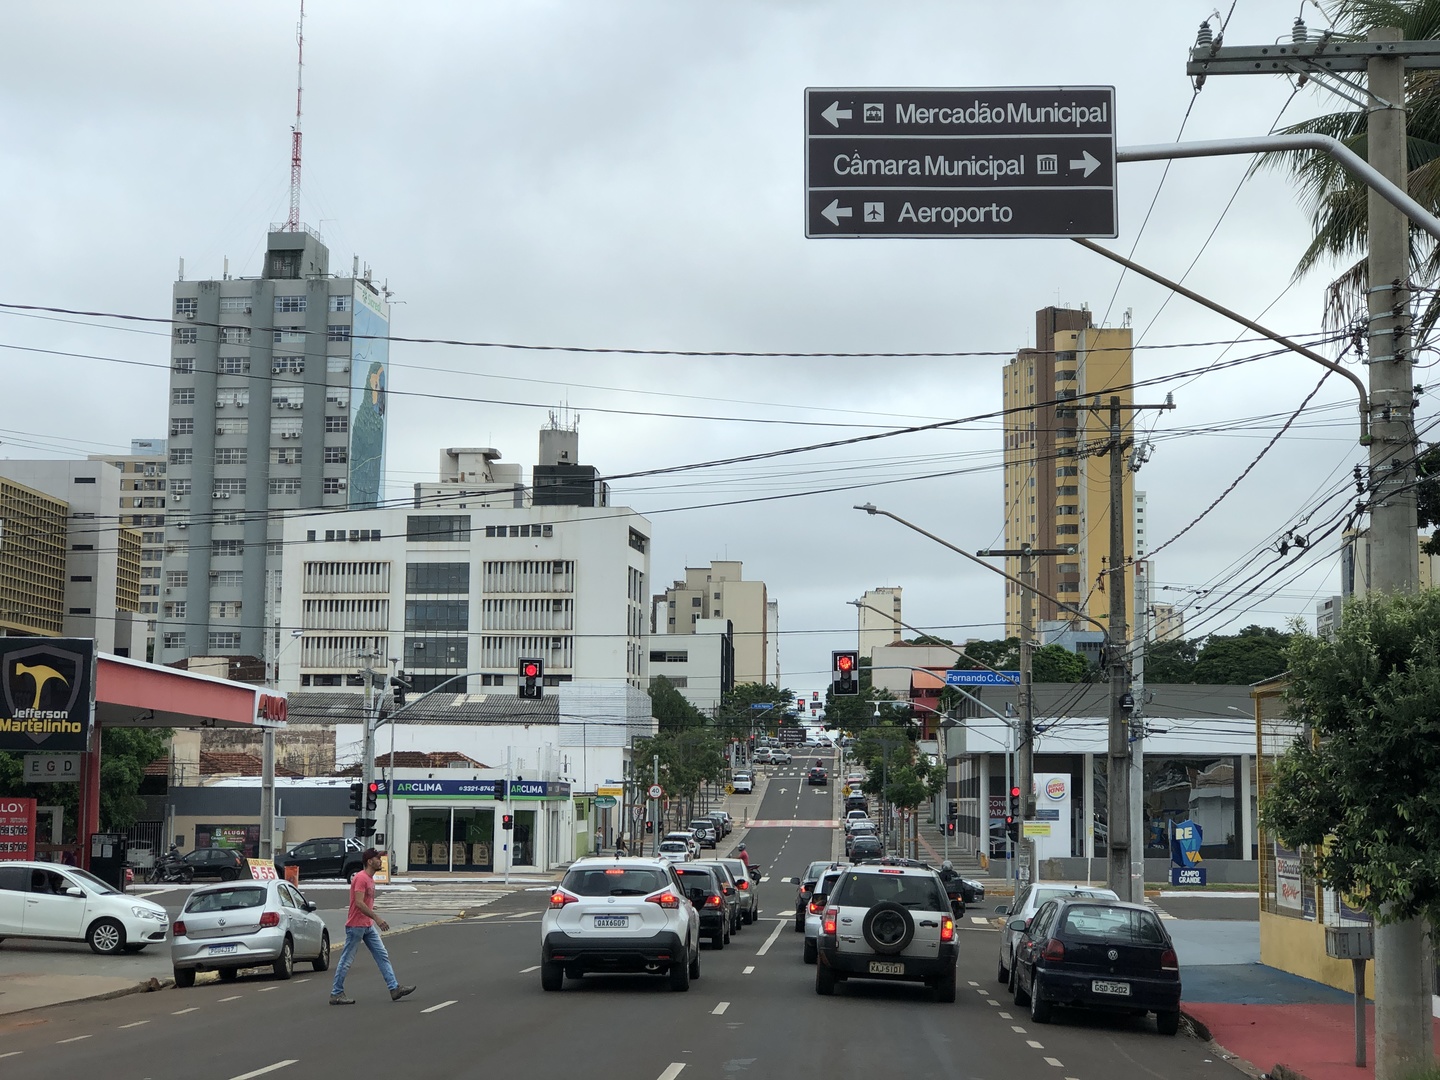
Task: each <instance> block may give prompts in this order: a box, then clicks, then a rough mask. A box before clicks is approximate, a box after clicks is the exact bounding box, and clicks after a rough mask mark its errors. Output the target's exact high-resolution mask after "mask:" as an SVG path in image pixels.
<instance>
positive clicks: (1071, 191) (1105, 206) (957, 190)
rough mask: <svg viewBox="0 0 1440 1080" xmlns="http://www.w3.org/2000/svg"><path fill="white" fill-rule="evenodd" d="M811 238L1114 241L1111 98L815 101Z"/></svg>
mask: <svg viewBox="0 0 1440 1080" xmlns="http://www.w3.org/2000/svg"><path fill="white" fill-rule="evenodd" d="M805 203H806V206H805V235H806V236H807V237H811V238H823V237H860V236H870V237H938V236H963V237H971V238H982V237H1072V236H1094V237H1113V236H1115V235H1117V228H1116V221H1117V214H1116V195H1115V89H1114V87H1110V86H1079V87H1063V86H1060V87H988V88H969V89H925V88H915V89H903V88H893V89H880V88H877V89H855V88H824V87H811V88H809V89H807V90H806V91H805Z"/></svg>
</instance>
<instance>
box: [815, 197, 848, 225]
mask: <svg viewBox="0 0 1440 1080" xmlns="http://www.w3.org/2000/svg"><path fill="white" fill-rule="evenodd" d="M850 215H851V210H850V207H848V206H841V205H840V200H839V199H831V200H830V205H829V206H827V207H825V209H824V210H821V211H820V216H821V217H823V218H824V219H825V220H826V221H828V222H830V224H831V225H839V224H840V219H841V218H842V217H849V216H850Z"/></svg>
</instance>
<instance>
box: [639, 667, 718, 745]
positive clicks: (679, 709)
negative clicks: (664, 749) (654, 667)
mask: <svg viewBox="0 0 1440 1080" xmlns="http://www.w3.org/2000/svg"><path fill="white" fill-rule="evenodd" d="M650 715H651V716H653V717H655V722H656V724H657V726H658V728H659V730H660V731H661V732H663V733H665V734H674V733H675V732H677V731H686V730H688V729H690V728H697V727H701V726H702V725H703V724H704V723H705V714H704V713H702V712H701V711H700V710H699V709H697V708H696V707H695V706H694V705H692V704H690V702H689V701H687V700H686V699H685V696H684V695H683V694H681V693H680V691H679V690H676V689H675V684H674V683H672V682H671V681H670V680H669V679H667V678H666V677H665V676H664V675H656V676H655V677H654V678H652V679H651V680H650Z"/></svg>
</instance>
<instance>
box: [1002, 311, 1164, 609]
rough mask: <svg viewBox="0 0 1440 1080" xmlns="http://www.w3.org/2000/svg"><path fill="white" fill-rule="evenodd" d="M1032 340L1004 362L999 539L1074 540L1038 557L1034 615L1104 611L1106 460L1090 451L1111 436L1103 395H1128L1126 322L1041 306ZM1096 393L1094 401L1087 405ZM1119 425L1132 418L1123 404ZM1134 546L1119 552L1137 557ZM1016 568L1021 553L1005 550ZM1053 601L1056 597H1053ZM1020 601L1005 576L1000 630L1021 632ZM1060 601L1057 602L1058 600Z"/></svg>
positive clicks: (1124, 398)
mask: <svg viewBox="0 0 1440 1080" xmlns="http://www.w3.org/2000/svg"><path fill="white" fill-rule="evenodd" d="M1035 341H1036V347H1035V348H1033V349H1022V350H1020V352H1019V353H1017V354H1016V356H1015V359H1014V360H1012V361H1010V363H1008V364H1006V365H1005V370H1004V373H1003V387H1004V406H1005V409H1006V416H1005V436H1004V438H1005V489H1004V490H1005V547H1007V548H1009V549H1012V550H1013V549H1016V548H1019V547H1021V546H1022V545H1025V544H1029V545H1031V546H1032V547H1036V548H1059V547H1066V546H1068V545H1071V544H1073V545H1075V548H1076V553H1075V555H1074V556H1046V557H1041V558H1037V559H1036V560H1035V585H1036V588H1037V589H1038V590H1039V592H1040V593H1041V594H1043V596H1048V597H1052V598H1053V599H1048V600H1047V599H1043V598H1029V600H1028V602H1029V603H1030V604H1031V618H1032V624H1033V625H1037V626H1038V625H1039V624H1040V622H1042V621H1049V620H1055V619H1063V618H1066V617H1067V616H1068V613H1069V612H1072V611H1075V610H1079V611H1082V612H1084V613H1085V614H1087V615H1089V616H1090V617H1091V618H1094V619H1101V620H1103V619H1104V617H1105V614H1106V612H1107V610H1108V607H1109V602H1108V599H1107V597H1106V594H1105V583H1104V582H1102V580H1101V574H1102V572H1103V571H1104V570H1105V568H1106V566H1107V565H1108V562H1107V560H1108V556H1109V553H1110V460H1109V458H1108V457H1096V456H1093V454H1091V453H1088V452H1087V451H1089V450H1093V448H1094V447H1096V446H1097V445H1099V444H1100V443H1103V442H1104V441H1105V439H1106V438H1107V437H1108V429H1109V423H1110V419H1109V404H1110V399H1111V397H1118V398H1119V399H1120V403H1121V405H1122V406H1124V405H1128V404H1130V403H1132V401H1133V395H1132V393H1131V390H1130V386H1131V383H1132V381H1133V378H1132V374H1131V332H1130V328H1129V327H1128V326H1127V327H1118V328H1106V327H1095V326H1092V325H1091V319H1090V312H1089V311H1088V310H1086V309H1081V310H1079V311H1075V310H1069V309H1063V308H1044V309H1043V310H1041V311H1038V312H1036V314H1035ZM1096 401H1098V402H1099V404H1100V411H1098V412H1096V411H1093V410H1092V409H1091V408H1090V407H1089V406H1091V405H1092V404H1094V403H1095V402H1096ZM1120 420H1121V424H1122V429H1123V430H1124V431H1125V432H1126V433H1128V432H1129V431H1130V429H1131V427H1132V424H1133V414H1132V412H1131V410H1129V409H1126V408H1122V409H1121V413H1120ZM1124 475H1125V479H1124V491H1123V493H1122V496H1121V513H1122V514H1123V515H1124V518H1125V527H1124V529H1123V531H1122V535H1123V536H1125V537H1126V538H1127V539H1130V540H1131V541H1132V542H1133V537H1134V532H1133V521H1134V512H1133V507H1134V486H1133V482H1132V477H1133V474H1132V473H1131V472H1130V471H1129V469H1126V470H1125V474H1124ZM1134 554H1135V553H1134V552H1133V551H1127V552H1126V553H1125V556H1126V558H1127V559H1128V558H1133V557H1134ZM1005 570H1006V572H1007V573H1009V574H1011V575H1012V576H1014V577H1019V575H1020V559H1019V558H1018V557H1010V558H1007V559H1006V560H1005ZM1057 601H1058V603H1057ZM1024 602H1027V601H1026V598H1024V597H1023V596H1022V594H1021V590H1020V588H1019V586H1017V585H1012V584H1010V583H1008V582H1007V583H1006V586H1005V632H1006V635H1007V636H1018V635H1019V633H1020V624H1021V619H1022V614H1023V608H1022V603H1024ZM1062 605H1063V607H1062Z"/></svg>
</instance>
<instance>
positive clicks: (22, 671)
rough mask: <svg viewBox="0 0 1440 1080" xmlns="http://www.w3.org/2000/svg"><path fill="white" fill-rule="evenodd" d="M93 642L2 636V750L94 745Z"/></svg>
mask: <svg viewBox="0 0 1440 1080" xmlns="http://www.w3.org/2000/svg"><path fill="white" fill-rule="evenodd" d="M94 688H95V642H94V641H92V640H91V639H89V638H35V637H0V750H44V751H71V752H74V751H84V750H89V749H90V727H91V718H92V717H93V716H94V712H95V689H94Z"/></svg>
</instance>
